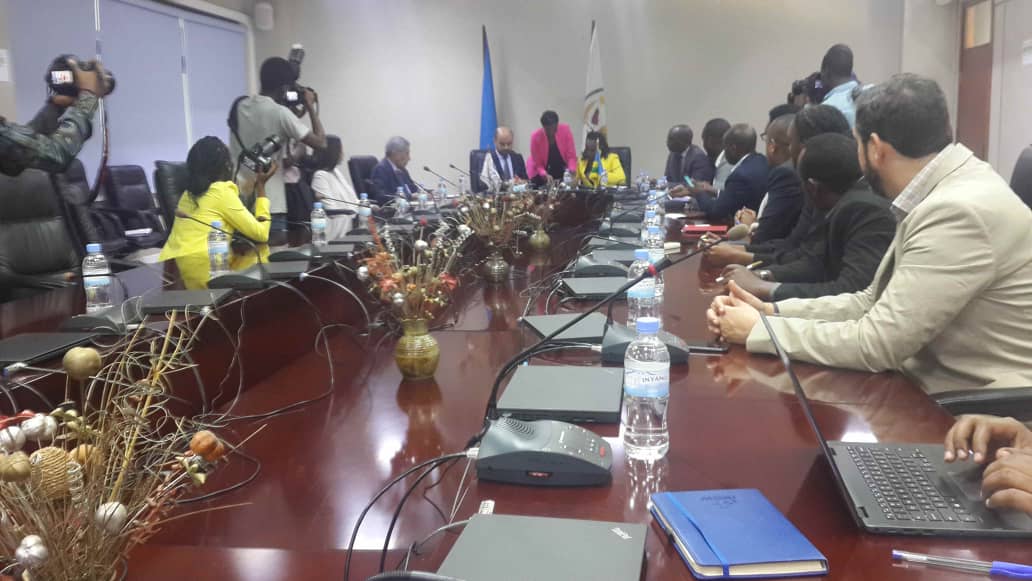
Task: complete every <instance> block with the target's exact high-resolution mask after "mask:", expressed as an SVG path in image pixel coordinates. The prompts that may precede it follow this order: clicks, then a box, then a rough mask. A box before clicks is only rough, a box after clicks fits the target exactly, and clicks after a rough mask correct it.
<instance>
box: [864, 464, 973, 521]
mask: <svg viewBox="0 0 1032 581" xmlns="http://www.w3.org/2000/svg"><path fill="white" fill-rule="evenodd" d="M846 450H847V451H848V452H849V457H850V458H852V460H853V463H854V464H856V467H857V469H858V470H859V471H860V474H861V475H862V476H863V478H864V482H866V483H867V487H868V489H870V491H871V494H872V495H873V496H874V498H875V500H876V501H877V502H878V507H879V508H880V509H881V511H882V515H883V516H884V517H885V519H886V520H890V521H904V522H907V523H908V524H911V523H914V524H916V523H921V522H926V523H942V522H949V523H957V524H963V523H972V524H974V523H977V522H978V517H976V516H975V515H973V514H971V513H970V512H969V511H968V510H967V509H966V508H965V505H964V504H962V503H961V502H960V501H959V499H957V498H956V496H954V495H953V493H948V492H944V491H942V490H940V489H939V487H938V486H936V483H935V481H936V480H938V477H937V472H938V471H937V470H936V468H935V465H934V464H932V462H931V461H930V460H929V459H928V458H927V457H926V456H925V455H924V453H922V452H921V451H920V450H917V449H914V448H869V447H866V446H846Z"/></svg>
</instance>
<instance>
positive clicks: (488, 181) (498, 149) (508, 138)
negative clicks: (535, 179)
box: [480, 126, 527, 192]
mask: <svg viewBox="0 0 1032 581" xmlns="http://www.w3.org/2000/svg"><path fill="white" fill-rule="evenodd" d="M512 144H513V135H512V129H510V128H508V127H505V126H501V127H499V128H498V129H497V130H495V137H494V146H495V147H494V149H493V150H491V151H490V152H489V153H488V155H487V156H485V157H484V165H482V166H481V168H480V183H481V184H483V187H484V188H486V189H490V190H492V191H496V192H497V191H498V190H499V189H500V188H501V186H502V184H503V183H505V182H512V183H514V184H518V183H520V182H525V181H527V165H526V164H525V163H524V161H523V156H522V155H520V154H518V153H516V152H515V151H513V150H512Z"/></svg>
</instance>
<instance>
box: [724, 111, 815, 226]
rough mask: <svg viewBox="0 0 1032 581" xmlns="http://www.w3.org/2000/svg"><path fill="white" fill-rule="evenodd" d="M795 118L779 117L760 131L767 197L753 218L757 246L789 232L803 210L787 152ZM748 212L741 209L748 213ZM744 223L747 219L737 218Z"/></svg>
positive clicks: (800, 187)
mask: <svg viewBox="0 0 1032 581" xmlns="http://www.w3.org/2000/svg"><path fill="white" fill-rule="evenodd" d="M794 118H795V115H782V116H781V117H778V118H777V119H775V120H773V121H771V122H770V124H769V125H767V130H766V131H764V132H763V140H764V142H766V146H767V165H768V166H769V168H770V172H769V173H768V174H767V195H766V196H764V198H763V202H761V204H760V211H759V212H757V214H756V215H755V220H756V221H755V227H754V229H753V233H752V243H753V244H760V243H763V242H766V241H768V240H776V239H779V238H785V237H786V236H788V235H789V234H790V233H791V232H792V228H793V227H795V224H796V221H798V220H799V212H800V210H802V209H803V201H804V198H803V188H802V185H801V184H800V183H799V176H797V175H796V171H795V167H794V166H793V164H792V155H791V153H790V150H789V144H790V140H789V136H788V130H789V127H791V126H792V120H793V119H794ZM750 212H751V210H743V211H742V213H743V214H749V213H750ZM740 220H741V221H742V222H743V223H748V222H749V220H748V219H746V218H745V217H744V216H743V217H741V218H740Z"/></svg>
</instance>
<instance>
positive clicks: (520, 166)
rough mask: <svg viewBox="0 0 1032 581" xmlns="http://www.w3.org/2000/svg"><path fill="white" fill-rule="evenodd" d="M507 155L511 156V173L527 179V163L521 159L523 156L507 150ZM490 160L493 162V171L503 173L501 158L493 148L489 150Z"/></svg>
mask: <svg viewBox="0 0 1032 581" xmlns="http://www.w3.org/2000/svg"><path fill="white" fill-rule="evenodd" d="M509 157H510V158H512V173H514V174H516V177H518V178H520V179H524V180H525V179H527V164H526V163H525V162H524V161H523V156H522V155H520V154H518V153H516V152H515V151H512V152H509ZM491 161H493V162H494V166H495V171H497V172H498V175H504V174H502V160H501V158H499V157H498V152H497V151H496V150H494V149H492V150H491ZM510 179H511V176H510Z"/></svg>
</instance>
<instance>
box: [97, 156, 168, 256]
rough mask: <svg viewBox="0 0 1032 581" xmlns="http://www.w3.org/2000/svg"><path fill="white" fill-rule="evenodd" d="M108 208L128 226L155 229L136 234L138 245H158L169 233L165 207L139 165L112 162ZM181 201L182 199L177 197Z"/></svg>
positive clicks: (134, 239) (107, 178)
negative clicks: (163, 213)
mask: <svg viewBox="0 0 1032 581" xmlns="http://www.w3.org/2000/svg"><path fill="white" fill-rule="evenodd" d="M104 193H105V194H106V195H107V203H106V204H105V205H104V208H105V209H106V210H107V211H109V212H112V213H114V214H117V215H118V217H119V218H120V219H121V220H122V225H123V226H124V227H125V229H126V230H137V229H141V228H150V229H151V233H150V234H146V235H143V236H133V237H131V241H132V243H133V245H134V246H136V247H137V248H155V247H158V246H161V245H162V244H163V243H164V242H165V237H166V236H167V235H168V231H167V224H166V223H165V220H164V217H163V215H162V211H161V210H160V209H159V207H158V205H157V203H156V202H155V200H154V194H152V193H151V191H150V186H148V185H147V174H146V173H144V171H143V168H142V167H140V166H138V165H111V166H108V168H107V172H105V174H104ZM177 201H178V200H177Z"/></svg>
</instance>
